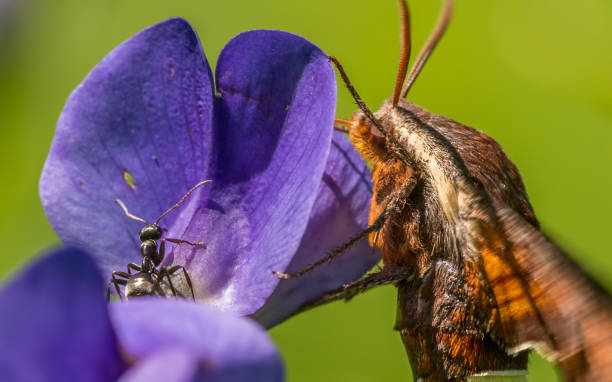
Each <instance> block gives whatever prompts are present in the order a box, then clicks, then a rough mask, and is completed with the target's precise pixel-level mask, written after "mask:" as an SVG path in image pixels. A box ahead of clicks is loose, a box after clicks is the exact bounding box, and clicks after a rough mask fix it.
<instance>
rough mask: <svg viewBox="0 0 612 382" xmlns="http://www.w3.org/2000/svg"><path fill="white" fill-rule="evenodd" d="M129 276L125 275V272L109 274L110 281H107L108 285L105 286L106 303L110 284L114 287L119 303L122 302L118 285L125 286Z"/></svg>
mask: <svg viewBox="0 0 612 382" xmlns="http://www.w3.org/2000/svg"><path fill="white" fill-rule="evenodd" d="M115 276H118V277H123V278H124V279H126V280H122V279H118V278H115ZM130 276H131V275H130V274H128V273H125V272H120V271H113V273H112V274H111V279H110V280H109V282H108V285H107V286H106V300H107V301H109V300H110V287H111V284H113V285H114V286H115V290H116V291H117V296H118V297H119V299H120V300H121V301H123V297H122V296H121V289H119V285H123V286H125V285H126V284H127V279H129V278H130Z"/></svg>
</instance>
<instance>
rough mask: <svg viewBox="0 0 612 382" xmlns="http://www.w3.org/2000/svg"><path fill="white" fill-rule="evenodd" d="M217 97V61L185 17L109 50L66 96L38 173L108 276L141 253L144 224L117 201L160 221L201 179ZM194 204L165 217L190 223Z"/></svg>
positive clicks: (57, 212) (65, 229) (69, 231)
mask: <svg viewBox="0 0 612 382" xmlns="http://www.w3.org/2000/svg"><path fill="white" fill-rule="evenodd" d="M212 97H213V88H212V75H211V73H210V68H209V66H208V63H207V61H206V58H205V57H204V54H203V52H202V49H201V46H200V43H199V41H198V39H197V36H196V34H195V32H194V31H193V29H192V28H191V26H190V25H189V24H188V23H187V22H186V21H185V20H182V19H170V20H167V21H164V22H162V23H159V24H157V25H154V26H152V27H150V28H148V29H145V30H144V31H142V32H140V33H138V34H137V35H135V36H134V37H132V38H130V39H129V40H127V41H126V42H124V43H123V44H121V45H120V46H118V47H117V48H116V49H114V50H113V51H112V52H111V53H109V54H108V55H107V56H106V57H105V58H104V59H103V60H102V62H100V63H99V64H98V65H97V66H96V67H95V68H94V69H93V70H92V71H91V73H89V75H88V76H87V78H85V80H84V81H83V83H82V84H81V85H79V86H78V87H77V89H76V90H75V91H74V92H73V93H72V94H71V96H70V98H69V99H68V101H67V102H66V106H65V107H64V110H63V112H62V114H61V116H60V119H59V122H58V125H57V129H56V132H55V138H54V140H53V144H52V146H51V150H50V152H49V157H48V158H47V162H46V163H45V167H44V170H43V174H42V177H41V181H40V195H41V200H42V203H43V206H44V208H45V212H46V214H47V217H48V219H49V221H50V222H51V225H52V226H53V228H54V229H55V231H56V232H57V234H58V235H59V237H60V238H61V240H62V241H63V242H64V243H66V244H70V245H74V246H78V247H80V248H84V249H87V250H88V251H89V252H90V253H92V254H93V255H94V256H95V258H96V260H97V261H98V263H99V264H100V265H101V267H102V269H103V271H104V272H105V274H107V275H110V272H111V271H112V270H115V269H118V268H120V269H124V267H125V265H126V264H127V263H128V262H130V261H134V260H138V259H139V258H140V254H139V252H138V245H139V244H140V243H139V241H138V231H139V230H140V228H142V224H141V223H138V222H135V221H133V220H130V219H129V218H127V217H126V216H125V215H124V213H123V212H122V210H121V209H120V208H119V206H118V205H117V204H115V201H114V200H115V199H117V198H119V199H121V200H123V202H125V204H126V205H127V207H128V209H129V210H130V212H132V213H133V214H135V215H137V216H139V217H141V218H144V219H145V220H147V221H153V220H154V219H156V218H157V217H158V216H159V215H160V214H161V213H162V212H163V211H165V210H166V209H168V208H169V207H170V206H172V205H173V204H174V203H176V202H177V201H178V200H179V199H180V198H181V197H182V196H183V195H184V194H185V192H186V191H187V190H189V189H190V188H191V187H192V186H193V185H195V184H196V183H198V182H199V181H201V180H203V177H204V174H205V169H206V168H207V167H208V165H209V164H208V161H209V158H210V152H209V149H210V139H211V136H210V134H211V126H212V117H213V116H212ZM128 174H129V176H128ZM129 177H131V178H132V180H133V186H131V185H130V182H129V181H127V180H126V179H127V178H129ZM201 190H202V191H201V193H206V187H203V188H202V189H201ZM193 200H194V201H195V200H197V196H194V198H193ZM190 208H193V206H189V205H186V206H185V208H183V209H182V210H181V212H175V213H173V214H170V215H168V217H167V218H165V219H164V221H163V224H164V226H167V227H171V226H172V225H173V223H174V222H175V221H178V223H177V225H179V226H180V225H181V224H183V221H184V220H185V219H181V213H182V214H187V216H189V215H190V212H189V209H190ZM178 229H179V230H180V229H181V228H178ZM186 239H189V238H186Z"/></svg>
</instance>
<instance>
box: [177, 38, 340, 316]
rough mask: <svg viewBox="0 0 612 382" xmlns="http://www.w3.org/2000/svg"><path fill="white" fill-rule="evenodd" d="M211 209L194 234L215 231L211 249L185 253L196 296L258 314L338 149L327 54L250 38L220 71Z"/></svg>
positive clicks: (235, 46) (209, 236) (226, 56)
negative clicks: (334, 142) (334, 144)
mask: <svg viewBox="0 0 612 382" xmlns="http://www.w3.org/2000/svg"><path fill="white" fill-rule="evenodd" d="M217 79H218V91H219V93H220V94H221V98H219V99H217V102H216V103H215V141H214V148H215V150H216V151H215V154H216V155H215V158H216V161H215V162H214V166H213V167H212V169H211V172H210V174H212V175H211V176H212V178H213V179H214V182H213V183H212V184H211V188H212V191H211V202H210V203H209V205H208V208H207V209H205V210H203V211H200V213H199V215H196V216H195V217H194V219H193V220H192V222H191V224H190V226H189V228H188V229H187V231H186V233H185V236H187V237H190V236H191V235H195V234H196V233H197V232H205V235H204V238H203V239H204V240H205V241H206V243H207V247H206V249H205V250H197V249H196V250H193V249H190V248H183V249H181V250H180V251H179V255H178V259H179V261H178V262H179V263H182V264H185V265H186V266H187V268H188V269H189V271H190V272H191V275H192V278H193V279H194V284H195V289H196V297H198V298H200V299H204V300H205V301H207V302H208V303H210V304H213V305H215V306H217V307H220V308H222V309H225V310H230V311H233V312H235V313H238V314H251V313H253V312H255V311H256V310H257V309H258V308H260V307H261V306H262V305H263V304H264V302H265V301H266V299H267V298H268V297H269V295H270V294H271V293H272V291H273V290H274V288H275V287H276V285H277V284H278V281H279V280H278V279H277V278H276V277H273V276H272V274H271V273H272V271H274V270H277V271H283V270H284V269H285V268H286V266H287V265H288V264H289V262H290V261H291V258H292V257H293V255H294V254H295V252H296V250H297V248H298V246H299V243H300V240H301V238H302V235H303V233H304V230H305V228H306V224H307V222H308V217H309V215H310V210H311V208H312V205H313V203H314V200H315V197H316V193H317V189H318V187H319V184H320V182H321V177H322V175H323V171H324V169H325V162H326V160H327V156H328V153H329V148H330V144H331V134H332V127H333V118H334V112H335V105H336V84H335V76H334V72H333V69H332V67H331V64H330V63H329V61H328V59H327V56H326V55H325V54H324V53H323V52H322V51H321V50H320V49H319V48H317V47H316V46H314V45H313V44H311V43H310V42H308V41H306V40H304V39H303V38H301V37H299V36H296V35H292V34H289V33H286V32H279V31H252V32H246V33H243V34H241V35H239V36H237V37H236V38H234V39H233V40H232V41H230V42H229V43H228V44H227V46H226V47H225V48H224V50H223V52H222V53H221V56H220V58H219V62H218V65H217Z"/></svg>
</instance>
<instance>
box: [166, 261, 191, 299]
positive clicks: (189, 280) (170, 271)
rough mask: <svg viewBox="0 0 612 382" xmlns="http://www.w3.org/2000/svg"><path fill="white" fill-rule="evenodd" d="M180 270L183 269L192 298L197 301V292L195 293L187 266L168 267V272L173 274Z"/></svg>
mask: <svg viewBox="0 0 612 382" xmlns="http://www.w3.org/2000/svg"><path fill="white" fill-rule="evenodd" d="M179 270H182V271H183V274H184V275H185V281H187V285H188V286H189V291H190V292H191V298H192V299H193V301H195V294H194V293H193V285H192V284H191V277H189V273H188V272H187V270H186V269H185V267H184V266H182V265H175V266H173V267H170V269H168V274H169V275H173V274H175V273H176V272H178V271H179Z"/></svg>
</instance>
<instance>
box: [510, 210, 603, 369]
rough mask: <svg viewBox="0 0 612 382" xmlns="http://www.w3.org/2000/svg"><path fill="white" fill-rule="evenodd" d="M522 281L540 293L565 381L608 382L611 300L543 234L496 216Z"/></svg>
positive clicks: (521, 222)
mask: <svg viewBox="0 0 612 382" xmlns="http://www.w3.org/2000/svg"><path fill="white" fill-rule="evenodd" d="M498 217H499V219H500V221H501V223H502V225H503V229H504V232H505V233H506V235H507V237H508V239H509V241H510V242H511V245H512V253H513V254H514V256H515V258H516V259H517V263H518V264H519V266H520V268H521V273H522V275H523V277H524V278H525V279H526V280H528V282H529V284H530V286H531V287H535V288H539V289H540V290H541V291H543V293H544V297H545V298H542V299H535V301H536V305H537V307H538V310H539V311H540V313H541V314H542V317H543V318H544V321H545V324H546V326H547V330H548V331H549V332H550V334H551V335H552V336H553V338H554V339H555V340H556V342H557V344H558V347H557V349H556V352H557V357H556V358H557V360H558V362H559V364H560V366H561V369H562V370H563V373H564V375H565V377H566V378H567V379H568V380H576V381H604V380H610V379H612V375H610V372H611V370H612V299H611V298H610V295H609V294H608V293H607V292H606V291H605V290H604V289H603V288H601V287H600V286H599V285H598V284H597V283H596V282H595V281H593V280H592V279H591V278H590V277H589V276H588V275H587V274H586V273H585V272H584V271H583V270H582V269H581V268H580V267H579V266H578V265H577V264H575V263H574V262H573V261H572V260H571V259H570V258H569V257H567V256H566V255H565V254H564V253H563V252H562V251H561V250H560V249H559V248H558V247H557V246H556V245H555V244H553V243H552V242H551V241H550V240H549V239H548V238H547V237H546V236H545V235H544V234H542V233H541V232H540V231H538V230H536V229H535V228H533V227H531V226H530V225H529V224H527V223H526V222H525V221H524V220H523V219H522V218H521V217H520V216H518V215H517V214H516V213H515V212H514V211H512V210H510V209H507V208H500V209H499V210H498Z"/></svg>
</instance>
